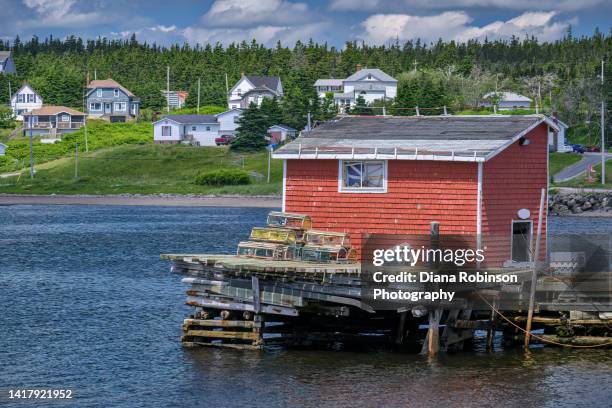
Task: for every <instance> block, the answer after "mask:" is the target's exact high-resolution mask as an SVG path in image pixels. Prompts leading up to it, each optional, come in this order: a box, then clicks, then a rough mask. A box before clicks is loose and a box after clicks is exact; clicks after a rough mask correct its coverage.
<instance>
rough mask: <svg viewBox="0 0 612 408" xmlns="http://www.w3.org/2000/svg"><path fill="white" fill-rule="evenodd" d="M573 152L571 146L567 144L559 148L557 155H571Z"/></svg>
mask: <svg viewBox="0 0 612 408" xmlns="http://www.w3.org/2000/svg"><path fill="white" fill-rule="evenodd" d="M573 152H574V148H573V147H572V145H569V144H567V143H566V144H564V145H563V146H561V148H560V149H559V153H573Z"/></svg>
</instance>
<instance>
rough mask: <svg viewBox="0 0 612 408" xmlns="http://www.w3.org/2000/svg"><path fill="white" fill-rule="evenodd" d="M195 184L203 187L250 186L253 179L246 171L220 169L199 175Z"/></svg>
mask: <svg viewBox="0 0 612 408" xmlns="http://www.w3.org/2000/svg"><path fill="white" fill-rule="evenodd" d="M195 182H196V184H200V185H203V186H237V185H241V184H250V183H251V179H250V178H249V174H248V173H247V172H246V171H244V170H240V169H220V170H213V171H208V172H206V173H200V174H198V175H197V176H196V179H195Z"/></svg>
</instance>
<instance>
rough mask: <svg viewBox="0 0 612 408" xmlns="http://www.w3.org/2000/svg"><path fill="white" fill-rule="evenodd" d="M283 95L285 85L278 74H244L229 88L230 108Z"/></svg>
mask: <svg viewBox="0 0 612 408" xmlns="http://www.w3.org/2000/svg"><path fill="white" fill-rule="evenodd" d="M273 97H276V98H278V99H280V98H282V97H283V85H282V83H281V80H280V78H279V77H277V76H271V77H268V76H252V75H244V74H243V75H242V77H240V80H238V82H236V85H234V86H233V87H232V89H230V90H229V93H228V95H227V104H228V107H229V109H236V108H242V109H246V108H248V107H249V105H250V104H251V102H253V103H255V104H256V105H257V106H260V105H261V102H262V101H263V100H264V98H273Z"/></svg>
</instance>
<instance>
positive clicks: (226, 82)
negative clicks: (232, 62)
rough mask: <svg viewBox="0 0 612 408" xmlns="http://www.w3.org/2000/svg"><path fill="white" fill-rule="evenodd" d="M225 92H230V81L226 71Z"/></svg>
mask: <svg viewBox="0 0 612 408" xmlns="http://www.w3.org/2000/svg"><path fill="white" fill-rule="evenodd" d="M225 93H226V94H229V81H228V80H227V72H226V73H225Z"/></svg>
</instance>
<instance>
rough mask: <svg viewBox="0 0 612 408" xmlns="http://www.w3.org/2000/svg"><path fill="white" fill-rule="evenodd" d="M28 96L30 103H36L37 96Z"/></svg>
mask: <svg viewBox="0 0 612 408" xmlns="http://www.w3.org/2000/svg"><path fill="white" fill-rule="evenodd" d="M27 95H28V97H27V100H28V103H36V95H34V94H27Z"/></svg>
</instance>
